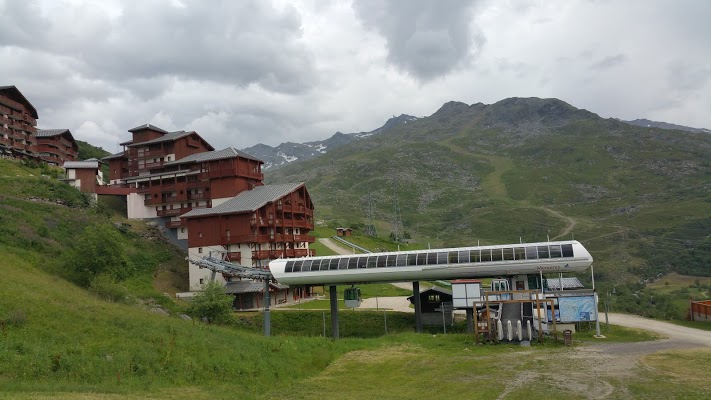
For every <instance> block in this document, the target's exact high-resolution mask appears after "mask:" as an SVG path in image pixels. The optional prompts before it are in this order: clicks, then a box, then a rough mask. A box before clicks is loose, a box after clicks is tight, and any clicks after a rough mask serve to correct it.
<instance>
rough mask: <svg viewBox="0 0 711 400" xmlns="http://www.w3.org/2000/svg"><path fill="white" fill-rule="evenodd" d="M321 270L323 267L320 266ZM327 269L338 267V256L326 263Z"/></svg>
mask: <svg viewBox="0 0 711 400" xmlns="http://www.w3.org/2000/svg"><path fill="white" fill-rule="evenodd" d="M321 269H322V270H323V267H321ZM328 269H330V270H334V269H338V258H332V259H331V261H330V262H329V263H328Z"/></svg>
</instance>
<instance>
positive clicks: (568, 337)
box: [563, 329, 573, 346]
mask: <svg viewBox="0 0 711 400" xmlns="http://www.w3.org/2000/svg"><path fill="white" fill-rule="evenodd" d="M563 341H564V343H565V345H566V346H570V345H572V344H573V331H571V330H570V329H566V330H564V331H563Z"/></svg>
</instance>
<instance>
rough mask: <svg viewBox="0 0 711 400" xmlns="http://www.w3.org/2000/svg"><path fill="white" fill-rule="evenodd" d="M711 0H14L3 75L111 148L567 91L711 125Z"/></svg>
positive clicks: (567, 95)
mask: <svg viewBox="0 0 711 400" xmlns="http://www.w3.org/2000/svg"><path fill="white" fill-rule="evenodd" d="M709 17H711V1H706V0H678V1H672V0H669V1H663V0H628V1H616V0H609V1H606V0H585V1H582V0H540V1H526V0H517V1H513V0H511V1H507V0H448V1H427V0H407V1H405V0H403V1H400V0H358V1H352V2H351V1H343V0H330V1H322V0H303V1H283V0H240V1H232V0H210V1H204V0H102V1H100V2H99V1H95V0H0V85H15V86H17V87H18V89H19V90H20V91H21V92H22V93H23V94H24V95H25V97H26V98H27V99H28V100H29V101H30V102H31V103H32V104H33V105H34V107H35V108H36V109H37V112H38V113H39V117H40V118H39V121H38V127H39V128H42V129H53V128H68V129H70V130H71V132H72V133H73V134H74V136H75V138H76V139H79V140H84V141H88V142H89V143H91V144H93V145H96V146H101V147H103V148H104V149H106V150H108V151H110V152H117V151H119V150H120V148H119V147H118V143H120V142H123V141H125V140H128V139H130V133H129V132H128V129H131V128H134V127H136V126H139V125H142V124H145V123H151V124H153V125H156V126H158V127H161V128H163V129H165V130H168V131H175V130H188V131H192V130H194V131H196V132H198V133H199V134H200V135H201V136H202V137H203V138H205V139H206V140H207V141H208V142H210V143H211V144H212V145H213V146H214V147H215V148H217V149H220V148H224V147H228V146H232V147H235V148H238V149H242V148H245V147H249V146H253V145H255V144H257V143H264V144H268V145H272V146H276V145H278V144H279V143H282V142H289V141H291V142H306V141H312V140H323V139H326V138H328V137H330V136H331V135H333V134H334V133H335V132H336V131H341V132H344V133H351V132H363V131H370V130H373V129H376V128H378V127H380V126H382V125H383V124H384V123H385V121H386V120H387V119H388V118H390V117H392V116H396V115H400V114H409V115H414V116H417V117H422V116H427V115H431V114H433V113H434V112H435V111H437V109H438V108H439V107H440V106H441V105H442V104H443V103H445V102H447V101H452V100H454V101H461V102H465V103H467V104H472V103H477V102H483V103H486V104H491V103H495V102H497V101H499V100H502V99H505V98H508V97H541V98H548V97H555V98H559V99H561V100H563V101H566V102H568V103H570V104H572V105H573V106H575V107H578V108H584V109H587V110H589V111H592V112H594V113H597V114H599V115H600V116H602V117H605V118H609V117H614V118H621V119H625V120H630V119H636V118H648V119H652V120H657V121H665V122H671V123H676V124H681V125H687V126H692V127H699V128H711V23H709Z"/></svg>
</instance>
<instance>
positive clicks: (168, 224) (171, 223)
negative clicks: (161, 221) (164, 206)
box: [165, 210, 183, 228]
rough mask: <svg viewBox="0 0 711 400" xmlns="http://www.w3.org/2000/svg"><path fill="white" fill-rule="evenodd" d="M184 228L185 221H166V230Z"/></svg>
mask: <svg viewBox="0 0 711 400" xmlns="http://www.w3.org/2000/svg"><path fill="white" fill-rule="evenodd" d="M171 211H172V210H171ZM182 226H183V221H182V220H181V221H166V222H165V227H166V228H180V227H182Z"/></svg>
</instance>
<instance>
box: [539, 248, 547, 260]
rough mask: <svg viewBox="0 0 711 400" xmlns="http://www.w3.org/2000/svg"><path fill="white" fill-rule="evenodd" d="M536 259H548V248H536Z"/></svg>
mask: <svg viewBox="0 0 711 400" xmlns="http://www.w3.org/2000/svg"><path fill="white" fill-rule="evenodd" d="M538 258H550V256H549V255H548V246H538Z"/></svg>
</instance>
